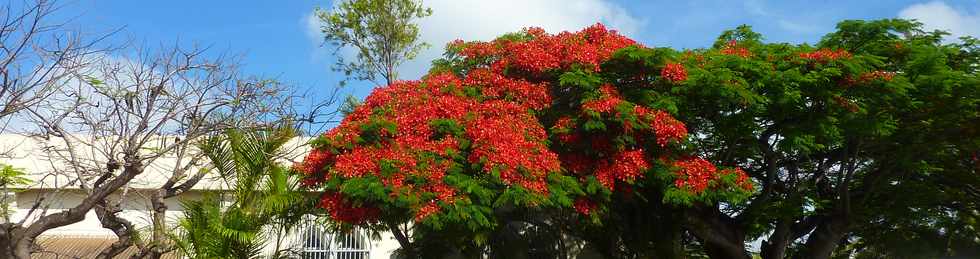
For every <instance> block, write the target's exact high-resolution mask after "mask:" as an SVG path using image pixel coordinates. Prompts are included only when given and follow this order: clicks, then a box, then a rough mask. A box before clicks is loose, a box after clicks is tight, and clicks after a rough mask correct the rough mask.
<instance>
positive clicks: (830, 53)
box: [800, 49, 851, 63]
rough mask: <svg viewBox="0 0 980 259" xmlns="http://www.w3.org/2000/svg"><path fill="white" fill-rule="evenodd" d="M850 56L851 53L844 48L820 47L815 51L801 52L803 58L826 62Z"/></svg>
mask: <svg viewBox="0 0 980 259" xmlns="http://www.w3.org/2000/svg"><path fill="white" fill-rule="evenodd" d="M850 57H851V53H850V52H847V51H846V50H843V49H839V50H829V49H819V50H817V51H813V52H804V53H800V58H802V59H806V60H812V61H818V62H824V63H826V62H828V61H832V60H837V59H842V58H850Z"/></svg>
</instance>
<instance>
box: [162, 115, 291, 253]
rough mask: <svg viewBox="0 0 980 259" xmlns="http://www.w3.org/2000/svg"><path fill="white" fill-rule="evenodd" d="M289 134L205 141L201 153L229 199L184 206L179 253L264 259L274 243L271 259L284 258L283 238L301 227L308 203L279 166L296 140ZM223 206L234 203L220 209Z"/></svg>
mask: <svg viewBox="0 0 980 259" xmlns="http://www.w3.org/2000/svg"><path fill="white" fill-rule="evenodd" d="M293 132H294V131H293V130H291V129H288V128H279V129H269V130H253V131H245V130H230V131H227V132H225V133H224V134H218V135H215V136H212V137H210V138H208V139H207V140H205V141H204V142H203V143H202V144H201V145H200V148H201V151H202V152H204V154H205V156H207V157H208V159H209V160H210V161H211V167H212V168H213V169H214V170H215V171H216V172H217V174H218V176H220V178H221V179H222V180H223V181H224V184H226V186H228V187H229V189H230V190H231V191H230V192H227V193H210V194H207V195H205V197H204V198H203V199H199V200H184V201H182V203H183V205H184V209H185V217H184V219H182V220H181V222H180V228H181V230H182V231H181V234H180V235H181V236H179V237H178V238H175V240H177V243H178V244H177V246H178V248H179V249H180V250H181V251H182V252H183V253H184V254H185V255H187V256H188V257H190V258H260V257H261V251H262V248H263V247H265V246H266V244H267V243H268V242H270V241H271V239H275V240H274V241H275V247H276V249H275V254H273V255H272V257H273V258H279V257H283V256H284V251H283V249H280V247H279V246H280V244H281V238H280V237H281V236H282V234H284V233H288V232H290V227H292V226H295V225H297V224H296V223H298V221H299V220H300V219H301V217H302V215H304V214H305V212H306V210H305V208H309V206H307V205H308V199H305V195H304V193H303V192H300V191H297V190H298V180H297V179H298V177H296V176H294V175H293V174H292V172H291V171H290V170H289V168H287V167H285V166H283V165H281V164H280V163H279V162H278V160H280V158H282V156H283V147H284V145H286V144H287V142H288V141H289V140H290V139H292V138H293V136H294V133H293ZM222 202H225V203H230V204H228V205H226V206H222Z"/></svg>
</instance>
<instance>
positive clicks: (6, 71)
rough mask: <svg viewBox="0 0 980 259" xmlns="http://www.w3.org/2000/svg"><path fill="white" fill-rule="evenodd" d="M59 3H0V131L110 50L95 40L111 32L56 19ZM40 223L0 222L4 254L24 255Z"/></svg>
mask: <svg viewBox="0 0 980 259" xmlns="http://www.w3.org/2000/svg"><path fill="white" fill-rule="evenodd" d="M58 8H59V5H57V4H56V3H55V2H54V1H46V0H37V1H24V2H21V3H14V1H11V2H8V3H7V4H5V5H2V6H0V133H6V132H7V131H8V130H9V129H10V128H11V126H14V127H17V128H20V127H23V126H24V121H22V120H19V119H16V117H18V116H19V115H24V114H25V110H27V109H30V108H31V107H35V106H37V105H38V104H39V103H40V102H42V101H43V100H45V99H47V98H49V97H51V96H52V95H54V94H56V93H57V92H58V91H59V90H60V89H61V87H63V86H64V85H65V84H66V83H68V82H69V81H70V79H71V78H72V77H74V75H75V74H74V73H75V71H76V70H77V69H79V68H81V67H85V66H86V65H87V62H89V61H91V59H89V58H88V57H89V56H95V55H98V53H100V52H102V51H105V50H106V49H104V48H103V49H100V48H97V47H96V44H97V43H98V42H100V41H101V40H102V39H104V37H106V36H108V35H111V33H109V34H105V35H102V37H94V38H88V39H87V38H86V37H83V35H82V34H81V33H79V32H76V31H73V30H71V29H69V27H68V26H67V25H65V24H62V23H52V22H51V20H52V19H51V17H52V16H53V14H54V13H55V12H56V11H57V10H58ZM12 121H13V122H12ZM0 158H3V159H8V158H10V155H9V150H0ZM0 162H2V161H0ZM5 189H6V188H5ZM5 191H6V190H5ZM3 195H7V194H6V193H4V194H3ZM5 200H6V199H5ZM36 209H39V208H37V207H35V208H34V209H32V211H34V210H36ZM39 227H40V225H39ZM36 229H37V228H34V229H29V228H24V227H23V224H22V222H21V223H17V222H6V221H5V222H3V223H0V257H3V258H13V257H14V256H13V255H14V254H20V255H22V256H23V255H24V253H23V251H26V250H28V249H30V244H29V243H31V242H21V241H20V240H27V239H24V238H22V237H28V236H36V235H34V234H33V233H34V232H35V231H36ZM28 239H30V238H28Z"/></svg>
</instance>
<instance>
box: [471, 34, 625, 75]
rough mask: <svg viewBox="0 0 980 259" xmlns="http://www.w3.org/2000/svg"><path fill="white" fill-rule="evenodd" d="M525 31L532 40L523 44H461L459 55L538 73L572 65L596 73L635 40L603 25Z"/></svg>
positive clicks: (494, 65) (507, 42)
mask: <svg viewBox="0 0 980 259" xmlns="http://www.w3.org/2000/svg"><path fill="white" fill-rule="evenodd" d="M525 32H526V33H527V34H528V35H530V36H532V37H533V39H532V40H530V41H523V42H515V41H510V40H495V41H492V42H476V43H463V45H464V46H465V48H464V49H463V51H461V52H460V54H461V55H462V56H464V57H466V58H469V59H477V60H482V59H485V58H489V59H491V60H494V61H493V62H494V64H493V65H491V67H498V68H500V67H504V66H510V67H512V68H517V69H521V70H524V71H529V72H532V73H540V72H544V71H547V70H551V69H556V68H567V67H569V66H570V65H572V64H584V65H590V66H592V67H593V68H594V69H595V70H599V65H600V64H601V63H602V62H603V61H605V60H606V59H608V58H609V56H611V55H612V53H613V52H615V51H616V50H619V49H621V48H624V47H627V46H631V45H637V43H636V41H633V40H632V39H629V38H626V37H623V36H622V35H619V34H618V33H616V31H612V30H607V29H606V27H605V26H603V25H602V24H596V25H593V26H591V27H588V28H586V29H585V30H583V31H581V32H578V33H570V32H562V33H559V34H557V35H549V34H547V33H545V32H544V30H542V29H541V28H528V29H527V30H526V31H525Z"/></svg>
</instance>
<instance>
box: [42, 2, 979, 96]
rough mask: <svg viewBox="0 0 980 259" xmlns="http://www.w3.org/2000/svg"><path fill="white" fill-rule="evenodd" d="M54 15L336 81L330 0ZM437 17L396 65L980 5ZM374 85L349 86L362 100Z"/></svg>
mask: <svg viewBox="0 0 980 259" xmlns="http://www.w3.org/2000/svg"><path fill="white" fill-rule="evenodd" d="M61 4H62V5H64V7H63V9H62V10H61V12H60V13H59V14H60V15H62V16H64V17H74V19H73V20H72V22H71V24H72V25H73V26H76V27H78V28H80V29H82V30H84V31H87V32H90V33H93V34H94V33H99V32H105V31H110V30H113V29H117V28H120V27H122V28H123V30H122V31H121V32H120V33H117V34H115V35H114V36H113V39H111V41H113V42H122V41H131V42H136V43H138V44H146V45H150V46H152V45H157V44H161V43H162V44H173V43H175V42H178V43H180V44H183V45H190V44H198V45H203V46H211V48H212V49H213V50H215V51H214V52H222V51H227V52H231V53H238V54H241V55H243V57H242V60H243V63H244V64H243V70H244V72H245V73H247V74H251V75H259V76H264V77H272V78H276V79H278V80H281V81H284V82H286V83H289V84H292V85H294V86H296V87H297V88H299V89H311V90H314V91H313V92H326V91H328V89H330V88H332V87H335V86H336V84H337V82H338V81H339V80H340V79H341V77H340V75H338V74H336V73H333V72H330V70H329V66H330V65H331V64H332V62H333V60H334V59H333V57H332V56H331V52H332V51H330V50H329V49H327V47H320V38H319V35H318V33H317V30H316V27H317V23H316V20H315V19H312V16H311V13H312V11H313V9H314V8H315V7H317V6H320V7H329V6H330V5H331V3H330V2H329V1H313V0H289V1H207V0H203V1H202V0H198V1H186V0H171V1H132V0H128V1H127V0H69V1H64V2H62V3H61ZM425 4H426V5H428V6H430V7H432V9H433V11H434V15H433V16H432V17H429V18H427V19H426V20H423V21H422V30H423V40H425V41H427V42H429V43H430V44H432V45H433V48H431V49H430V50H429V51H426V52H425V53H423V54H422V55H421V57H420V60H417V61H414V62H410V63H408V64H406V65H405V66H404V67H402V68H401V71H402V74H403V75H402V76H403V77H402V78H403V79H414V78H418V77H419V76H420V75H421V74H422V73H423V72H424V71H425V69H427V64H428V62H429V61H430V60H431V59H432V58H435V57H437V56H438V55H439V54H440V53H441V49H442V45H443V44H444V43H445V42H446V41H449V40H453V39H457V38H460V39H464V40H488V39H491V38H492V37H493V36H495V35H499V34H501V33H504V32H508V31H515V30H519V29H520V28H522V27H525V26H540V27H543V28H545V29H546V30H548V31H552V32H557V31H560V30H576V29H578V28H581V27H584V26H587V25H589V24H593V23H596V22H603V23H605V24H606V25H607V26H608V27H612V28H614V29H619V30H621V31H622V32H623V33H625V34H627V35H628V36H630V37H632V38H634V39H637V40H639V41H641V42H643V43H645V44H646V45H648V46H670V47H675V48H698V47H705V46H708V45H710V44H711V43H712V42H713V40H714V38H715V37H716V36H717V35H718V34H719V33H720V32H721V31H722V30H725V29H730V28H733V27H735V26H738V25H740V24H749V25H752V26H753V27H754V28H755V29H756V31H758V32H761V33H762V34H763V35H764V36H765V37H766V39H767V40H769V41H777V42H796V43H799V42H811V43H812V42H815V41H817V40H819V38H820V36H821V35H823V34H825V33H828V32H831V31H832V30H833V29H834V25H835V24H836V23H837V22H838V21H840V20H844V19H880V18H893V17H904V18H917V19H920V20H921V21H923V22H925V23H926V25H927V27H930V28H943V29H947V30H952V31H953V32H954V34H956V35H972V36H977V35H978V34H980V1H975V0H961V1H955V0H947V1H913V0H897V1H884V0H866V1H829V0H812V1H763V0H755V1H726V0H709V1H678V0H674V1H625V0H539V1H533V0H528V1H521V0H497V1H489V0H485V1H462V0H426V1H425ZM370 89H371V84H368V83H356V84H353V85H351V86H348V87H347V88H346V91H348V92H352V93H354V94H355V95H357V96H360V97H363V96H365V95H366V94H368V93H369V92H370Z"/></svg>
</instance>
